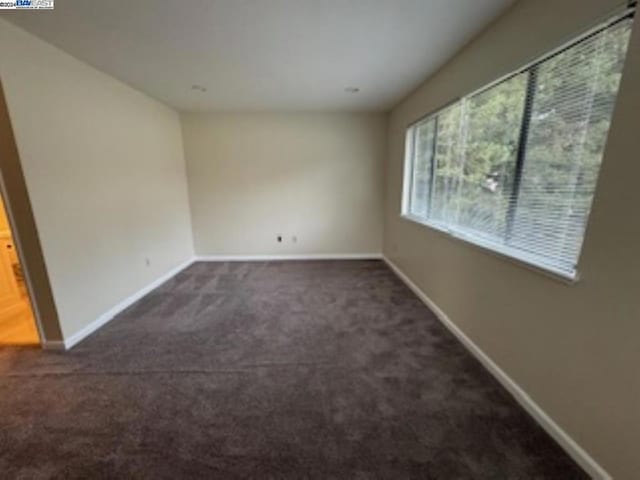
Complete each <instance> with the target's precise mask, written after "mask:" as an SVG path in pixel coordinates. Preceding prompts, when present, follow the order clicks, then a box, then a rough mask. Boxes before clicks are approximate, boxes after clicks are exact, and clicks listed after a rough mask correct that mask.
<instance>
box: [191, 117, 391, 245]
mask: <svg viewBox="0 0 640 480" xmlns="http://www.w3.org/2000/svg"><path fill="white" fill-rule="evenodd" d="M386 125H387V124H386V116H385V115H382V114H325V113H313V114H303V113H255V114H249V113H234V114H224V113H220V114H187V115H183V116H182V126H183V134H184V142H185V155H186V159H187V170H188V176H189V188H190V195H191V206H192V207H191V208H192V215H193V228H194V242H195V249H196V253H198V254H200V255H231V254H243V255H246V254H251V255H278V254H280V255H282V254H336V253H339V254H353V253H358V254H362V253H381V251H382V209H383V195H382V191H383V178H382V174H383V165H384V158H385V151H386ZM279 234H281V235H283V237H284V238H283V240H284V241H283V243H281V244H279V243H277V241H276V237H277V235H279ZM294 235H295V236H297V238H298V241H297V243H293V242H292V237H293V236H294Z"/></svg>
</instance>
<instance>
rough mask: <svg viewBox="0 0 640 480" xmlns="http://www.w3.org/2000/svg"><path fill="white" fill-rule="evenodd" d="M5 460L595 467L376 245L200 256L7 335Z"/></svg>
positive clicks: (284, 467) (54, 464) (2, 400)
mask: <svg viewBox="0 0 640 480" xmlns="http://www.w3.org/2000/svg"><path fill="white" fill-rule="evenodd" d="M0 476H1V477H2V478H25V479H27V478H29V479H31V478H65V479H67V478H71V479H73V478H77V479H80V478H82V479H88V478H91V479H99V478H153V479H164V478H166V479H181V478H220V479H237V478H258V479H369V478H372V479H374V478H375V479H377V478H380V479H396V478H398V479H414V478H415V479H418V478H419V479H562V480H570V479H582V478H587V476H586V475H585V474H584V473H583V472H582V471H581V470H580V469H579V468H578V467H577V466H576V465H575V464H574V463H573V462H572V461H571V460H570V459H569V457H567V455H566V454H565V453H563V451H562V450H561V449H560V448H559V447H558V446H557V445H556V444H555V443H554V442H553V441H552V440H551V439H550V438H549V437H548V436H547V435H546V434H545V433H544V432H543V431H542V430H541V428H540V427H538V426H537V425H536V424H535V423H534V422H533V421H532V420H531V419H530V418H529V417H528V416H527V414H526V413H524V411H523V410H522V409H521V408H520V407H519V406H518V405H517V404H516V403H515V401H514V400H513V399H512V398H511V397H510V396H509V394H507V393H506V392H505V391H504V390H503V389H502V388H501V386H500V385H499V384H498V383H497V382H496V381H495V380H494V379H493V378H492V377H491V376H490V375H489V374H488V373H487V372H486V371H485V370H484V369H483V368H482V367H481V366H480V364H478V363H477V362H476V360H475V359H473V358H472V357H471V356H470V355H469V354H468V353H467V352H466V350H465V349H464V347H462V346H461V345H460V344H459V343H458V342H457V341H456V340H455V339H454V338H453V337H452V336H451V335H450V334H449V333H448V332H447V331H446V330H445V328H444V327H443V326H441V324H440V323H439V322H438V320H437V319H436V318H435V316H434V315H433V314H432V313H431V312H430V311H429V310H428V309H427V308H426V307H424V306H423V304H422V303H421V302H420V301H419V300H418V298H416V297H415V296H414V295H413V293H411V291H410V290H409V289H407V288H406V287H405V286H404V285H403V284H402V283H401V282H400V280H399V279H398V278H397V277H395V276H394V274H393V273H392V272H391V271H390V270H389V269H388V268H387V267H386V266H385V265H384V264H383V263H382V262H378V261H340V262H339V261H335V262H334V261H326V262H275V263H198V264H194V265H193V266H191V267H190V268H188V269H187V270H185V271H184V272H182V273H180V274H179V275H177V276H176V277H174V278H173V279H172V280H170V281H169V282H168V283H166V284H164V285H163V286H162V287H160V288H159V289H157V290H156V291H154V292H152V293H151V294H150V295H148V296H147V297H145V298H144V299H142V300H141V301H140V302H138V303H137V304H135V305H134V306H132V307H131V308H129V309H128V310H127V311H125V312H124V313H123V314H121V315H119V316H118V317H117V318H116V319H114V320H113V321H112V322H111V323H109V324H108V325H107V326H105V327H104V328H103V329H101V330H100V331H98V332H97V333H96V334H94V335H93V336H91V337H90V338H88V339H87V340H85V341H84V342H83V343H81V344H80V345H78V346H77V347H76V348H74V349H73V350H72V351H70V352H67V353H52V352H44V351H40V350H36V349H22V350H21V349H3V350H0Z"/></svg>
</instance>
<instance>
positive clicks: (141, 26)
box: [2, 0, 513, 110]
mask: <svg viewBox="0 0 640 480" xmlns="http://www.w3.org/2000/svg"><path fill="white" fill-rule="evenodd" d="M511 3H513V0H133V1H132V0H106V1H104V0H56V2H55V10H53V11H38V12H35V11H22V12H15V11H14V12H7V13H3V14H2V16H3V18H7V19H8V20H9V21H11V22H13V23H15V24H16V25H18V26H20V27H22V28H24V29H25V30H28V31H29V32H31V33H33V34H35V35H37V36H39V37H40V38H42V39H44V40H46V41H48V42H50V43H52V44H54V45H56V46H58V47H60V48H61V49H63V50H65V51H67V52H69V53H71V54H72V55H74V56H75V57H77V58H79V59H81V60H84V61H86V62H87V63H89V64H91V65H94V66H95V67H97V68H99V69H100V70H102V71H104V72H107V73H109V74H111V75H113V76H114V77H116V78H119V79H120V80H122V81H124V82H126V83H128V84H130V85H132V86H134V87H136V88H137V89H139V90H141V91H143V92H146V93H147V94H149V95H151V96H152V97H155V98H157V99H159V100H161V101H163V102H165V103H167V104H169V105H171V106H173V107H175V108H177V109H179V110H211V109H223V110H267V109H278V110H386V109H389V108H390V107H392V106H393V105H394V104H395V103H396V102H398V101H399V100H400V99H401V98H402V97H403V96H405V95H406V94H407V93H409V92H410V91H411V90H412V89H414V88H415V87H417V86H418V85H419V84H420V83H421V81H423V80H424V79H425V78H426V77H427V76H428V75H430V74H431V73H433V72H434V71H435V70H436V69H437V68H438V67H439V66H440V65H442V64H443V63H444V62H445V61H446V60H447V59H448V58H449V57H451V55H453V54H454V53H455V52H456V51H457V50H458V49H459V48H461V47H462V46H463V45H464V44H465V43H466V42H467V41H468V40H470V39H471V38H472V37H473V36H474V35H475V34H477V33H478V32H479V31H480V30H481V29H482V28H483V27H485V26H486V25H487V24H488V23H489V22H490V21H491V20H492V19H493V18H495V17H496V16H497V15H498V14H499V13H500V12H501V11H503V10H504V9H505V8H506V7H507V6H508V5H510V4H511ZM5 12H6V11H5ZM193 84H198V85H202V86H204V87H206V88H207V91H206V92H200V91H196V90H193V89H192V85H193ZM346 87H358V88H360V92H359V93H356V94H353V93H351V94H350V93H346V92H345V88H346Z"/></svg>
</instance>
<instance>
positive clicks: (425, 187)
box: [403, 15, 633, 278]
mask: <svg viewBox="0 0 640 480" xmlns="http://www.w3.org/2000/svg"><path fill="white" fill-rule="evenodd" d="M632 21H633V20H632V16H631V15H626V16H625V17H623V18H618V19H616V20H615V21H613V20H612V21H611V22H609V23H608V24H607V25H604V26H602V27H601V28H599V29H596V30H594V31H593V32H591V33H590V34H588V35H586V36H584V37H583V38H580V39H579V40H576V41H575V42H574V43H573V44H570V45H569V46H568V47H566V48H563V49H561V50H560V51H558V52H555V53H554V54H552V55H550V56H548V57H546V58H544V59H543V60H540V61H538V62H535V63H533V64H532V65H531V66H530V67H527V68H526V69H523V70H521V71H518V72H516V73H514V74H513V75H511V76H509V77H507V79H506V80H502V81H500V82H499V83H497V84H494V85H491V86H489V87H487V88H485V89H482V90H480V91H479V92H478V93H474V94H471V95H469V96H466V97H464V98H463V99H461V100H459V101H457V102H454V103H453V104H452V105H450V106H448V107H446V108H445V109H443V110H440V111H438V112H437V113H435V114H432V115H430V116H428V117H426V118H425V119H424V120H421V121H419V122H417V123H416V124H414V125H412V126H411V127H409V130H408V134H407V152H408V154H407V162H408V163H407V166H406V168H407V172H408V175H407V182H405V203H404V211H403V214H405V215H406V216H408V217H409V218H411V219H414V220H417V221H420V222H422V223H425V224H428V225H431V226H433V227H436V228H439V229H441V230H445V231H447V232H449V233H451V234H452V235H455V236H458V237H462V238H464V239H466V240H468V241H470V242H473V243H476V244H480V245H482V246H484V247H487V248H490V249H492V250H495V251H498V252H500V253H503V254H506V255H509V256H512V257H516V258H518V259H520V260H523V261H525V262H528V263H531V264H534V265H536V266H539V267H542V268H545V269H548V270H550V271H553V272H555V273H558V274H561V275H563V276H567V277H571V278H573V277H574V276H575V274H576V268H577V262H578V258H579V255H580V251H581V248H582V242H583V237H584V232H585V228H586V225H587V221H588V218H589V211H590V208H591V203H592V199H593V195H594V192H595V189H596V182H597V179H598V172H599V169H600V164H601V161H602V155H603V152H604V148H605V143H606V138H607V133H608V130H609V124H610V121H611V116H612V112H613V106H614V103H615V98H616V95H617V92H618V87H619V83H620V78H621V75H622V68H623V64H624V58H625V54H626V49H627V45H628V41H629V36H630V32H631V25H632Z"/></svg>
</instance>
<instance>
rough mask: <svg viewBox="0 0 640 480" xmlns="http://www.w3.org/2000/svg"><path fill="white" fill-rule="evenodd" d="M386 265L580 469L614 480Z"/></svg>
mask: <svg viewBox="0 0 640 480" xmlns="http://www.w3.org/2000/svg"><path fill="white" fill-rule="evenodd" d="M383 259H384V261H385V263H386V264H387V265H388V266H389V267H390V268H391V270H393V272H394V273H395V274H396V275H397V276H398V277H399V278H400V279H401V280H402V281H403V282H404V283H405V284H406V285H407V286H408V287H409V288H410V289H411V290H412V291H413V293H415V294H416V295H417V296H418V298H420V300H422V302H424V304H425V305H426V306H427V307H428V308H429V309H430V310H431V311H432V312H433V313H434V314H435V315H436V316H437V317H438V319H439V320H440V322H442V324H443V325H444V326H445V327H446V328H447V329H448V330H449V331H450V332H451V333H453V334H454V335H455V336H456V338H457V339H458V340H459V341H460V342H461V343H462V344H463V345H464V346H465V347H466V348H467V350H469V352H471V354H473V356H474V357H476V358H477V359H478V360H479V361H480V363H482V365H483V366H484V367H485V368H486V369H487V370H489V372H490V373H491V374H492V375H493V376H494V377H495V378H496V379H497V380H498V381H499V382H500V384H501V385H502V386H503V387H504V388H506V389H507V391H508V392H509V393H510V394H511V395H512V396H513V397H514V398H515V399H516V401H517V402H518V403H519V404H520V405H521V406H522V407H523V408H524V409H525V410H526V411H527V412H528V413H529V415H531V416H532V417H533V418H534V419H535V420H536V421H537V422H538V424H540V426H541V427H542V428H544V430H545V431H546V432H547V433H548V434H549V435H551V437H553V438H554V440H555V441H556V442H558V444H559V445H560V446H561V447H562V448H563V449H564V450H565V451H566V452H567V454H569V456H571V458H573V459H574V460H575V462H576V463H577V464H578V465H580V466H581V467H582V468H583V469H584V470H585V471H586V472H587V473H588V474H589V475H591V477H592V478H594V479H597V480H611V478H612V477H611V475H609V473H607V471H606V470H605V469H604V468H602V467H601V466H600V465H599V464H598V463H597V462H596V461H595V460H594V459H593V457H591V456H590V455H589V454H588V453H587V452H586V451H585V450H584V449H583V448H582V447H580V445H578V443H576V441H575V440H573V439H572V438H571V437H570V436H569V434H568V433H567V432H565V431H564V430H563V429H562V428H561V427H560V426H559V425H558V424H557V423H556V422H554V421H553V419H552V418H551V417H550V416H549V415H547V413H546V412H545V411H544V410H542V408H541V407H540V406H539V405H538V404H537V403H536V402H535V401H534V400H533V399H532V398H531V397H530V396H529V395H528V394H527V392H525V391H524V390H523V389H522V388H521V387H520V386H519V385H518V384H517V383H516V382H515V381H514V380H513V379H512V378H511V377H509V375H507V373H506V372H505V371H504V370H502V369H501V368H500V367H499V366H498V365H497V364H496V363H495V362H494V361H493V360H491V358H490V357H489V356H488V355H487V354H486V353H484V352H483V351H482V349H481V348H480V347H479V346H478V345H476V344H475V343H474V342H473V340H471V339H470V338H469V337H468V336H467V335H466V334H465V333H464V332H463V331H462V330H460V328H459V327H458V326H457V325H456V324H454V323H453V321H452V320H451V319H450V318H449V317H448V316H447V314H446V313H444V312H443V311H442V310H441V309H440V307H438V305H436V304H435V303H434V302H433V300H431V299H430V298H429V297H428V296H427V294H425V293H424V292H423V291H422V290H421V289H420V288H419V287H418V286H417V285H416V284H415V283H413V281H412V280H411V279H410V278H409V277H408V276H407V275H405V273H404V272H403V271H402V270H400V268H399V267H398V266H397V265H396V264H394V263H393V262H392V261H391V260H390V259H389V258H387V257H386V256H384V258H383Z"/></svg>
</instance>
